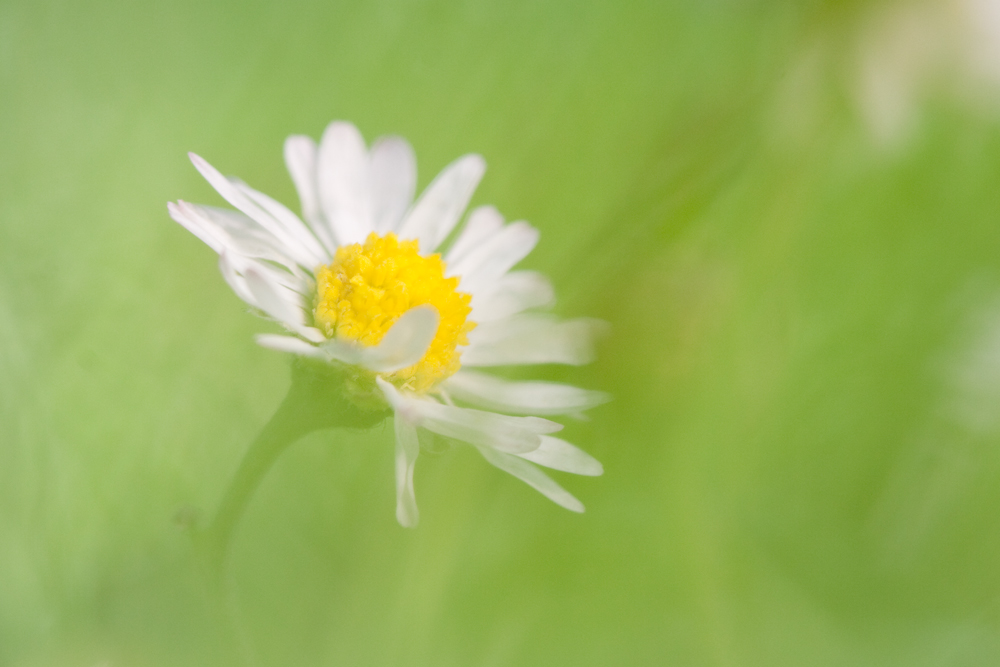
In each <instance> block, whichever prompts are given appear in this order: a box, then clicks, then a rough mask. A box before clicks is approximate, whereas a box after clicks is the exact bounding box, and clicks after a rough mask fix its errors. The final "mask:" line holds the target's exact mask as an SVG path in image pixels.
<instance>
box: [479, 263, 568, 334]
mask: <svg viewBox="0 0 1000 667" xmlns="http://www.w3.org/2000/svg"><path fill="white" fill-rule="evenodd" d="M553 303H555V290H554V289H552V283H550V282H549V279H548V278H546V277H545V276H543V275H542V274H540V273H537V272H535V271H511V272H510V273H508V274H507V275H505V276H503V277H502V278H500V279H499V280H497V281H496V283H495V287H494V289H492V290H489V289H487V288H484V289H481V290H480V291H479V292H477V293H476V295H475V297H473V299H472V313H471V314H470V315H469V318H470V319H471V320H472V321H473V322H494V321H496V320H502V319H504V318H507V317H510V316H511V315H516V314H517V313H520V312H521V311H524V310H527V309H529V308H544V307H546V306H551V305H552V304H553Z"/></svg>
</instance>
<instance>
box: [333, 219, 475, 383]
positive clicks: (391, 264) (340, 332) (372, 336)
mask: <svg viewBox="0 0 1000 667" xmlns="http://www.w3.org/2000/svg"><path fill="white" fill-rule="evenodd" d="M444 271H445V265H444V262H442V261H441V255H437V254H434V255H430V256H429V257H425V256H423V255H421V254H420V253H419V252H418V248H417V242H416V241H400V240H399V239H397V238H396V235H395V234H393V233H392V232H389V233H388V234H386V235H385V236H380V235H378V234H375V233H372V234H369V235H368V238H367V239H366V240H365V243H364V245H361V244H360V243H353V244H351V245H348V246H342V247H340V248H337V254H336V255H335V256H334V258H333V263H332V264H330V265H329V266H321V267H319V268H318V269H317V270H316V309H315V311H314V316H315V320H316V326H317V327H319V328H320V329H321V330H322V331H323V332H324V333H325V334H326V335H327V336H328V337H330V338H334V337H336V338H342V339H346V340H350V341H354V342H356V343H359V344H361V345H377V344H378V343H379V341H381V340H382V337H383V336H385V334H386V332H387V331H389V328H390V327H392V325H393V324H395V323H396V320H398V319H399V317H400V316H401V315H402V314H403V313H405V312H406V311H408V310H410V309H411V308H414V307H416V306H423V305H430V306H433V307H434V308H435V309H437V312H438V315H439V317H440V323H439V325H438V330H437V335H435V336H434V340H433V341H432V342H431V345H430V348H429V349H428V350H427V353H426V354H425V355H424V357H423V358H422V359H421V360H420V361H419V362H417V363H416V364H414V365H413V366H410V367H408V368H404V369H402V370H399V371H395V372H394V373H386V374H383V376H382V377H384V378H385V379H386V380H389V381H390V382H392V383H393V384H395V385H397V386H399V387H405V388H407V389H411V390H413V391H418V392H423V391H427V390H429V389H431V388H433V387H434V385H436V384H437V383H438V382H440V381H441V380H444V379H445V378H447V377H448V376H450V375H451V374H452V373H454V372H455V371H457V370H458V369H459V367H460V366H461V364H460V363H459V357H460V356H461V352H460V351H458V350H457V349H456V347H457V346H459V345H468V343H469V341H468V339H467V338H466V334H468V333H469V332H470V331H472V329H473V328H475V326H476V324H475V322H471V321H467V320H466V318H467V317H468V315H469V313H470V312H472V308H471V307H470V306H469V302H470V301H471V300H472V296H471V295H469V294H466V293H465V292H459V291H458V289H457V288H458V278H445V277H444Z"/></svg>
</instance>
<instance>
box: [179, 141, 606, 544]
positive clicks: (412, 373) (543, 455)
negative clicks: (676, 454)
mask: <svg viewBox="0 0 1000 667" xmlns="http://www.w3.org/2000/svg"><path fill="white" fill-rule="evenodd" d="M190 157H191V161H192V162H193V163H194V166H195V167H196V168H197V169H198V171H199V172H201V174H202V176H204V177H205V179H206V180H207V181H208V182H209V183H210V184H211V185H212V187H214V188H215V189H216V190H217V191H218V193H219V194H220V195H222V197H223V198H224V199H225V200H226V201H227V202H229V203H230V204H231V205H232V206H233V207H235V208H236V211H233V210H230V209H220V208H214V207H210V206H200V205H195V204H190V203H187V202H183V201H178V202H177V203H176V204H174V203H170V204H168V208H169V211H170V215H171V217H172V218H173V219H174V220H176V221H177V222H179V223H180V224H181V225H183V226H184V228H185V229H187V230H189V231H190V232H191V233H193V234H194V235H195V236H197V237H198V238H199V239H201V240H202V241H204V242H205V243H206V244H207V245H209V246H210V247H211V248H212V249H213V250H214V251H215V252H217V253H218V254H219V268H220V270H221V272H222V275H223V277H224V278H225V280H226V282H227V283H228V284H229V286H230V287H231V288H232V289H233V291H234V292H235V293H236V294H237V296H239V297H240V298H241V299H242V300H243V301H245V302H246V303H248V304H249V305H250V306H252V307H253V308H254V309H257V310H258V311H260V312H261V313H262V314H264V315H265V316H266V317H268V318H270V319H272V320H274V321H275V322H277V323H278V324H280V325H281V326H282V327H284V329H285V330H286V332H287V333H286V334H285V335H274V334H261V335H258V336H257V342H258V343H259V344H260V345H262V346H264V347H267V348H271V349H273V350H278V351H281V352H286V353H291V354H294V355H298V356H300V357H304V358H308V359H312V360H319V361H320V362H322V363H323V364H326V365H330V366H333V367H337V368H339V369H341V370H342V371H344V373H343V377H345V378H349V381H345V382H344V383H343V387H342V392H343V394H344V396H345V397H346V398H347V399H348V400H349V401H350V402H351V403H353V404H354V405H356V406H357V407H358V409H371V408H375V409H381V410H385V409H386V408H388V409H391V410H392V412H393V421H394V425H395V436H396V491H397V502H396V518H397V519H398V520H399V523H400V524H402V525H403V526H407V527H410V526H415V525H416V524H417V520H418V512H417V504H416V499H415V496H414V490H413V470H414V465H415V463H416V460H417V455H418V453H419V451H420V440H419V437H418V431H419V430H420V429H424V430H426V431H429V432H432V433H435V434H438V435H440V436H444V437H446V438H451V439H454V440H458V441H461V442H464V443H468V444H469V445H471V446H473V447H475V448H476V449H477V450H478V451H479V452H480V453H481V454H482V456H483V458H485V459H486V460H487V461H489V462H490V463H491V464H493V465H494V466H496V467H498V468H500V469H501V470H505V471H507V472H508V473H510V474H512V475H514V476H515V477H517V478H519V479H521V480H523V481H524V482H526V483H527V484H529V485H530V486H532V487H534V488H535V489H537V490H538V491H540V492H541V493H542V494H543V495H545V496H546V497H548V498H549V499H551V500H553V501H554V502H556V503H557V504H559V505H561V506H563V507H565V508H567V509H569V510H572V511H575V512H582V511H583V505H582V504H581V503H580V501H578V500H577V499H576V498H574V497H573V496H572V495H570V494H569V493H568V492H567V491H566V490H564V489H563V488H562V487H561V486H559V485H558V484H557V483H556V482H555V481H553V480H552V479H551V478H550V477H549V476H548V475H546V474H545V473H543V472H542V471H541V470H540V469H539V468H538V467H537V466H539V465H540V466H545V467H548V468H552V469H555V470H562V471H565V472H571V473H576V474H579V475H600V474H601V473H602V472H603V469H602V467H601V464H600V463H599V462H598V461H597V460H595V459H594V458H593V457H591V456H590V455H588V454H586V453H585V452H583V451H581V450H580V449H578V448H577V447H575V446H573V445H571V444H570V443H568V442H566V441H564V440H561V439H559V438H557V437H554V436H553V435H552V434H553V433H556V432H557V431H559V430H560V429H561V428H562V425H561V424H559V423H557V422H554V421H551V420H549V419H547V418H546V417H551V416H555V415H571V416H574V415H575V416H579V415H580V414H581V413H582V412H583V411H584V410H586V409H588V408H590V407H593V406H595V405H597V404H599V403H602V402H604V401H605V400H606V396H605V395H604V394H602V393H599V392H594V391H587V390H583V389H578V388H576V387H571V386H567V385H563V384H556V383H551V382H512V381H508V380H504V379H501V378H499V377H496V376H493V375H490V374H488V373H486V372H484V371H482V370H481V369H484V368H489V367H499V366H505V365H524V364H549V363H556V364H574V365H576V364H583V363H587V362H588V361H590V359H591V357H592V348H591V344H590V338H591V333H592V330H593V326H594V322H593V321H591V320H585V319H579V320H571V321H559V320H557V319H556V318H555V317H553V316H551V315H549V314H546V313H544V312H538V310H537V309H539V308H541V307H544V306H547V305H550V304H551V302H552V300H553V291H552V286H551V285H550V283H549V281H548V280H547V279H546V278H545V277H544V276H542V275H541V274H539V273H536V272H532V271H515V270H512V269H513V267H514V266H515V265H516V264H517V263H518V262H519V261H521V260H522V259H523V258H524V257H525V256H526V255H527V254H528V253H529V252H531V250H532V249H533V248H534V246H535V244H536V243H537V242H538V231H537V230H536V229H534V228H533V227H531V226H530V225H529V224H528V223H526V222H512V223H509V224H508V223H506V222H505V220H504V218H503V216H501V215H500V213H499V212H498V211H497V210H496V209H495V208H493V207H490V206H483V207H480V208H476V209H475V210H473V211H472V212H471V213H470V214H469V215H468V218H467V220H466V223H465V225H464V227H463V228H462V229H461V231H460V232H459V233H458V234H457V236H456V237H455V239H454V242H453V243H451V244H450V246H449V247H448V248H447V250H446V251H445V252H444V253H443V254H439V249H440V248H441V247H442V244H443V243H444V242H445V240H446V239H448V237H449V236H451V234H452V232H453V231H454V230H455V228H456V226H457V225H458V223H459V221H460V219H461V217H462V215H463V213H464V212H465V209H466V207H467V205H468V203H469V200H470V199H471V197H472V193H473V191H474V190H475V188H476V186H477V185H478V183H479V180H480V179H481V178H482V176H483V173H484V171H485V169H486V164H485V162H484V161H483V159H482V158H481V157H480V156H478V155H466V156H464V157H461V158H459V159H458V160H456V161H455V162H453V163H451V164H450V165H448V166H447V167H446V168H445V169H444V171H442V172H441V173H440V174H439V175H438V177H437V178H436V179H434V181H433V182H432V183H431V184H430V186H428V187H427V189H426V190H425V191H424V192H423V194H422V195H421V196H420V197H419V198H418V199H417V200H416V201H415V202H414V201H413V197H414V192H415V186H416V159H415V157H414V154H413V150H412V148H411V147H410V145H409V143H407V142H406V141H405V140H404V139H402V138H399V137H385V138H381V139H379V140H377V141H376V142H375V143H374V144H373V145H372V146H371V148H368V147H367V146H366V145H365V142H364V139H363V138H362V136H361V134H360V133H359V132H358V130H357V128H355V127H354V126H353V125H351V124H350V123H345V122H333V123H331V124H330V125H329V126H328V127H327V128H326V131H325V132H324V133H323V137H322V140H321V141H320V142H319V144H318V145H317V144H316V142H314V141H313V140H312V139H310V138H309V137H305V136H291V137H289V138H288V140H287V141H286V142H285V162H286V164H287V166H288V171H289V172H290V173H291V177H292V180H293V181H294V183H295V187H296V189H297V190H298V194H299V198H300V200H301V204H302V218H299V217H298V216H297V215H295V214H294V213H293V212H292V211H290V210H289V209H288V208H286V207H285V206H283V205H282V204H280V203H278V202H276V201H275V200H273V199H271V198H270V197H268V196H267V195H264V194H262V193H260V192H258V191H256V190H254V189H252V188H250V187H249V186H247V185H246V184H245V183H243V182H242V181H240V180H238V179H235V178H231V177H226V176H223V175H222V174H221V173H220V172H219V171H217V170H216V169H215V168H214V167H212V166H211V165H210V164H209V163H208V162H206V161H205V160H203V159H202V158H200V157H199V156H197V155H195V154H193V153H192V154H191V155H190ZM473 369H475V370H473ZM536 464H537V465H536Z"/></svg>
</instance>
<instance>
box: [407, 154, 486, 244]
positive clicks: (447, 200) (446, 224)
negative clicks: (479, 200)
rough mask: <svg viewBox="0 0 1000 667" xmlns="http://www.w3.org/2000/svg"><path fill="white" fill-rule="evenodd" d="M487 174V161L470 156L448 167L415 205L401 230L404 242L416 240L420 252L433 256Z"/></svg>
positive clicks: (461, 158)
mask: <svg viewBox="0 0 1000 667" xmlns="http://www.w3.org/2000/svg"><path fill="white" fill-rule="evenodd" d="M485 172H486V161H485V160H483V158H481V157H480V156H478V155H466V156H464V157H460V158H459V159H457V160H455V161H454V162H452V163H451V164H450V165H448V166H447V167H445V168H444V171H442V172H441V173H440V174H438V177H437V178H435V179H434V181H433V182H432V183H431V184H430V185H429V186H427V189H426V190H425V191H424V193H423V194H422V195H421V196H420V199H418V200H417V203H416V204H414V206H413V210H411V211H410V213H409V215H407V216H406V219H405V220H404V221H403V224H402V225H401V226H400V228H399V237H400V238H401V239H416V240H417V241H418V243H419V247H420V252H422V253H432V252H434V251H435V250H436V249H437V247H438V245H440V244H441V242H442V241H444V239H445V237H447V236H448V234H449V233H451V230H452V229H454V228H455V225H456V224H458V220H459V218H461V217H462V212H463V211H464V210H465V207H466V206H468V205H469V200H470V199H472V193H473V192H475V190H476V186H477V185H479V181H480V179H482V177H483V174H484V173H485Z"/></svg>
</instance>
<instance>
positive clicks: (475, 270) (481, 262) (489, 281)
mask: <svg viewBox="0 0 1000 667" xmlns="http://www.w3.org/2000/svg"><path fill="white" fill-rule="evenodd" d="M537 243H538V230H537V229H535V228H534V227H532V226H531V225H529V224H528V223H526V222H524V221H520V222H513V223H511V224H509V225H507V226H506V227H504V228H503V229H501V230H500V231H499V232H498V233H496V234H494V235H493V236H491V237H490V238H489V239H487V240H486V241H485V242H484V243H481V244H480V245H479V247H477V248H475V249H474V250H472V251H471V252H469V253H467V254H466V255H465V257H463V258H462V259H460V260H459V261H458V262H456V263H455V265H454V266H452V267H451V272H452V273H453V274H454V275H457V276H460V278H461V283H459V289H460V290H462V291H463V292H470V293H471V294H473V296H474V297H475V295H477V294H479V293H480V292H482V291H488V290H491V289H493V287H494V286H495V285H496V282H497V280H499V279H500V278H501V277H502V276H503V275H504V274H505V273H507V271H509V270H510V269H511V267H513V266H514V265H515V264H517V263H518V262H520V261H521V260H522V259H524V258H525V257H526V256H527V255H528V253H530V252H531V251H532V249H534V247H535V244H537Z"/></svg>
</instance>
